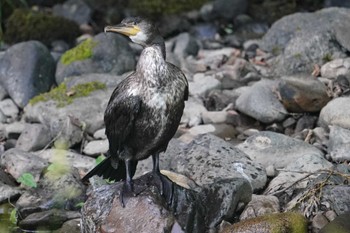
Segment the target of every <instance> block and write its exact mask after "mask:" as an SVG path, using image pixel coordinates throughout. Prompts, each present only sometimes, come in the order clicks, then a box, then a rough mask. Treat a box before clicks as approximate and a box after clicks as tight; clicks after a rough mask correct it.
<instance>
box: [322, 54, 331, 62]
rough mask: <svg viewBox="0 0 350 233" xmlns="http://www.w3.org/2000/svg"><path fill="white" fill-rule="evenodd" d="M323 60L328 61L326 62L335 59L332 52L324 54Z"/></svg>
mask: <svg viewBox="0 0 350 233" xmlns="http://www.w3.org/2000/svg"><path fill="white" fill-rule="evenodd" d="M322 60H323V62H325V63H326V62H330V61H332V60H333V57H332V54H330V53H326V54H325V55H324V56H323V58H322Z"/></svg>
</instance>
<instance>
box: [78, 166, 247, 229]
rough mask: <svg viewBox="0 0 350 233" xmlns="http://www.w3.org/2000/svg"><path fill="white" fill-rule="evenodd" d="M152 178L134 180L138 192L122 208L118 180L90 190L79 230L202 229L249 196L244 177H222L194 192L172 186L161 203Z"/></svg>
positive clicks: (215, 223)
mask: <svg viewBox="0 0 350 233" xmlns="http://www.w3.org/2000/svg"><path fill="white" fill-rule="evenodd" d="M152 179H153V178H152V175H151V174H150V173H148V174H146V175H144V176H142V177H140V178H138V179H135V180H134V187H135V190H141V192H138V195H136V196H133V197H130V196H128V197H127V198H126V199H124V200H126V203H125V207H124V208H123V207H122V206H121V204H120V197H119V193H120V188H121V187H122V183H121V182H118V183H115V184H113V185H109V186H106V185H103V186H100V187H98V188H95V189H94V190H92V191H91V192H90V195H89V198H88V200H87V201H86V203H85V204H84V207H83V209H82V230H83V231H84V232H103V231H105V230H106V229H107V227H108V229H109V232H119V231H120V229H122V232H154V231H155V232H163V231H165V229H169V230H171V229H172V230H173V231H174V229H178V231H176V232H198V233H200V232H206V231H207V230H208V228H210V229H214V228H215V227H216V225H217V224H219V223H220V222H221V221H222V219H223V218H232V217H233V216H234V212H235V210H236V208H237V206H238V203H243V204H244V203H247V202H248V201H249V200H250V196H251V186H250V185H249V183H248V182H247V181H246V180H245V179H242V178H234V179H226V180H225V179H223V180H221V181H218V182H215V183H212V184H207V185H204V186H203V187H202V188H198V187H197V188H196V191H195V190H190V189H184V188H181V187H180V186H178V185H175V187H174V188H175V190H174V196H173V197H174V200H173V202H172V203H171V205H170V206H165V205H166V203H164V199H163V197H161V196H160V195H159V191H158V190H157V189H156V187H154V186H153V184H152ZM214 197H215V198H214ZM209 200H210V202H209ZM111 203H112V204H111ZM92 213H97V214H92ZM161 213H162V214H161ZM175 213H176V214H175ZM130 216H132V217H130ZM180 229H181V231H180Z"/></svg>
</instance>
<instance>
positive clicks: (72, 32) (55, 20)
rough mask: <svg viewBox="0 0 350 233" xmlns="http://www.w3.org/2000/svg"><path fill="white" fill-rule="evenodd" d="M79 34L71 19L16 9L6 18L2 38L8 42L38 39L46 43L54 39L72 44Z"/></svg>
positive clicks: (77, 27)
mask: <svg viewBox="0 0 350 233" xmlns="http://www.w3.org/2000/svg"><path fill="white" fill-rule="evenodd" d="M79 34H80V30H79V26H78V25H77V24H76V23H75V22H73V21H71V20H68V19H65V18H62V17H59V16H53V15H50V14H47V13H43V12H36V11H32V10H27V9H16V10H14V12H13V13H12V15H11V16H10V17H9V18H8V20H7V23H6V27H5V35H4V40H5V41H6V42H7V43H9V44H14V43H18V42H21V41H27V40H38V41H41V42H43V43H44V44H46V45H50V44H51V42H52V41H55V40H64V41H66V42H68V43H70V44H72V43H73V42H74V40H75V38H76V37H77V36H78V35H79Z"/></svg>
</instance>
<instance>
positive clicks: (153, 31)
mask: <svg viewBox="0 0 350 233" xmlns="http://www.w3.org/2000/svg"><path fill="white" fill-rule="evenodd" d="M105 32H116V33H121V34H123V35H126V36H128V37H129V38H130V39H131V40H132V41H133V42H134V43H137V44H140V45H142V46H143V47H144V50H143V51H142V53H141V55H140V58H139V61H138V63H137V66H136V71H135V72H133V73H132V74H131V75H129V76H128V77H127V78H126V79H124V80H123V81H122V82H121V83H120V84H119V85H118V86H117V87H116V88H115V90H114V91H113V94H112V96H111V98H110V100H109V103H108V106H107V109H106V111H105V115H104V121H105V125H106V135H107V138H108V140H109V156H108V157H107V158H106V159H105V160H104V161H103V162H102V163H100V164H99V165H98V166H96V167H95V168H94V169H93V170H92V171H90V172H89V173H88V174H87V175H86V176H85V177H84V178H83V180H87V179H88V178H90V177H91V176H93V175H99V176H103V178H109V179H113V180H116V181H119V180H125V185H124V188H123V191H122V195H121V200H122V203H123V195H124V192H129V191H131V192H133V182H132V177H133V175H134V174H135V170H136V166H137V162H138V161H139V160H142V159H146V158H148V157H149V156H151V155H152V158H153V173H154V176H155V177H157V178H156V179H158V181H160V183H161V184H160V186H159V188H160V191H161V193H162V194H163V192H167V190H166V189H165V186H168V187H169V182H170V181H169V180H168V179H167V178H166V177H164V176H162V175H161V174H160V171H159V153H160V152H163V151H165V150H166V148H167V146H168V143H169V141H170V139H171V138H172V137H173V136H174V134H175V132H176V130H177V128H178V125H179V122H180V119H181V116H182V113H183V109H184V101H185V100H187V98H188V83H187V80H186V77H185V75H184V74H183V73H182V72H181V70H180V69H179V68H177V67H176V66H174V65H173V64H170V63H168V62H166V61H165V57H166V56H165V44H164V40H163V38H162V37H161V36H160V34H159V31H158V29H157V28H156V27H155V26H154V25H153V24H152V23H151V22H149V21H147V20H145V19H142V18H127V19H124V20H123V21H122V22H121V24H119V25H117V26H107V27H106V28H105ZM158 183H159V182H158ZM169 192H172V190H171V191H169ZM165 195H166V196H167V197H168V199H169V198H170V199H171V196H172V194H169V193H165ZM168 201H169V200H168ZM123 204H124V203H123Z"/></svg>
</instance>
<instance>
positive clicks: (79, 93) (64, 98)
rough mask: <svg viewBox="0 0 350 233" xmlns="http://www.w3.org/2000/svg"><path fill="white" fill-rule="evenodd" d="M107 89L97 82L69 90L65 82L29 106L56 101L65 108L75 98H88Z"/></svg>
mask: <svg viewBox="0 0 350 233" xmlns="http://www.w3.org/2000/svg"><path fill="white" fill-rule="evenodd" d="M105 88H106V85H105V84H104V83H101V82H96V81H95V82H88V83H83V84H78V85H76V86H73V87H72V88H70V89H68V88H67V85H66V83H65V82H63V83H61V84H60V85H59V86H58V87H56V88H54V89H52V90H51V91H50V92H46V93H43V94H40V95H37V96H35V97H34V98H32V99H31V100H30V101H29V104H31V105H35V104H36V103H38V102H46V101H49V100H54V101H56V104H57V107H64V106H66V105H68V104H71V103H72V102H73V100H74V99H75V98H78V97H84V96H88V95H89V94H90V93H91V92H93V91H96V90H101V89H105Z"/></svg>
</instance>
